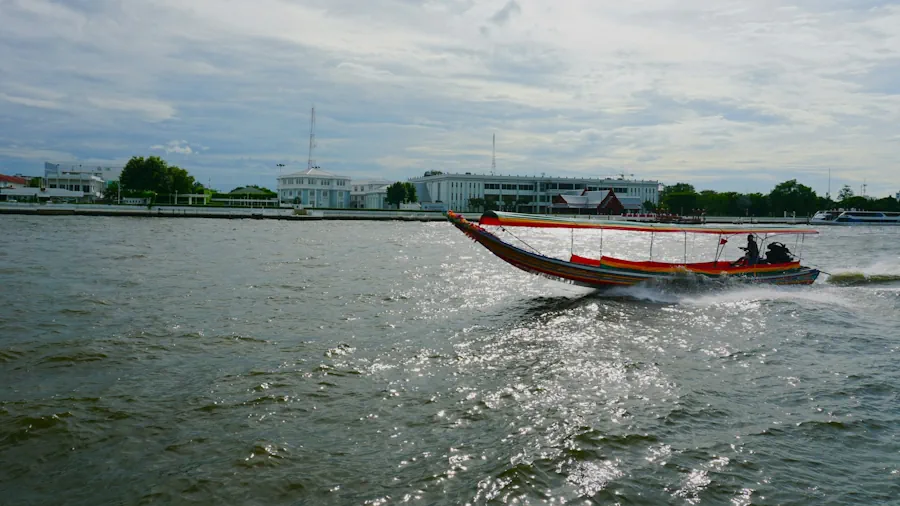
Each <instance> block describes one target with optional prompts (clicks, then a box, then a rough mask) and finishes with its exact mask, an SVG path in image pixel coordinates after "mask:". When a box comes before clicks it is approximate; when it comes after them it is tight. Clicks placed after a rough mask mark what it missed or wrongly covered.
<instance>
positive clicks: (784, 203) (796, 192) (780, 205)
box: [769, 179, 818, 216]
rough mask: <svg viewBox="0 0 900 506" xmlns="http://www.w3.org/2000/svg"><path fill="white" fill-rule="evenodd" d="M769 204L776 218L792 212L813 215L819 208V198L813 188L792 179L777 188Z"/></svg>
mask: <svg viewBox="0 0 900 506" xmlns="http://www.w3.org/2000/svg"><path fill="white" fill-rule="evenodd" d="M769 202H770V205H771V206H772V212H773V213H774V214H775V215H776V216H778V215H781V214H783V213H791V212H795V213H797V214H813V213H815V212H816V208H817V206H818V197H817V196H816V192H814V191H813V189H812V188H810V187H809V186H805V185H802V184H799V183H798V182H797V180H796V179H791V180H790V181H785V182H783V183H781V184H779V185H777V186H775V188H774V189H773V190H772V192H771V193H769Z"/></svg>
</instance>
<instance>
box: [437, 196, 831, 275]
mask: <svg viewBox="0 0 900 506" xmlns="http://www.w3.org/2000/svg"><path fill="white" fill-rule="evenodd" d="M446 216H447V219H448V220H449V221H450V222H451V223H452V224H453V225H454V226H455V227H456V228H458V229H459V230H461V231H462V232H463V233H465V234H466V235H467V236H469V237H470V238H471V239H473V240H474V241H475V242H477V243H479V244H481V245H482V246H484V247H485V248H487V249H488V250H489V251H490V252H491V253H493V254H494V255H496V256H498V257H500V259H502V260H504V261H505V262H507V263H509V264H511V265H513V266H515V267H518V268H519V269H522V270H524V271H527V272H530V273H532V274H537V275H540V276H544V277H548V278H551V279H556V280H560V281H565V282H569V283H574V284H577V285H581V286H587V287H595V288H598V287H607V286H616V285H618V286H628V285H635V284H638V283H642V282H645V281H649V280H673V279H677V278H683V277H685V275H695V276H699V277H700V278H714V279H728V280H732V279H733V280H740V281H750V282H756V283H768V284H775V285H809V284H812V283H813V282H814V281H815V280H816V278H817V277H818V276H819V270H818V269H815V268H812V267H805V266H802V265H800V258H799V257H795V256H794V255H793V254H792V253H791V252H790V251H789V250H788V249H787V248H786V247H785V246H784V245H783V244H782V243H770V244H769V251H768V253H767V254H766V256H765V257H763V256H760V257H759V258H758V259H753V260H752V261H747V259H744V260H743V261H738V262H731V261H727V260H722V259H720V257H721V255H722V253H723V252H724V250H725V244H726V242H727V241H728V238H729V237H733V236H737V235H753V236H755V237H760V238H762V245H765V243H766V241H767V240H768V239H769V238H770V237H771V236H773V235H781V234H787V235H799V236H800V237H801V238H802V237H805V236H806V235H808V234H817V233H818V231H816V230H812V229H804V228H796V227H771V226H770V227H761V226H755V227H751V226H734V227H728V228H717V227H713V226H685V225H675V224H659V223H636V222H627V221H614V220H606V219H584V218H578V217H569V216H558V215H537V214H522V213H510V212H501V211H488V212H485V213H484V214H483V215H482V216H481V218H480V219H479V220H478V223H473V222H470V221H469V220H467V219H465V217H463V216H462V215H460V214H458V213H455V212H453V211H448V212H447V213H446ZM489 226H496V227H499V228H501V229H505V228H506V227H535V228H568V229H600V230H601V234H602V233H603V232H602V231H603V230H617V231H629V232H643V233H649V234H651V236H650V258H651V260H650V261H633V260H624V259H620V258H613V257H610V256H605V255H601V256H600V258H587V257H582V256H578V255H575V254H574V253H573V254H571V256H570V258H568V259H561V258H554V257H550V256H546V255H543V254H541V253H540V252H538V251H537V250H534V249H533V248H531V247H530V246H528V245H527V244H524V242H523V246H525V247H519V246H516V245H513V244H510V243H509V242H507V241H504V240H502V239H501V238H500V237H498V236H497V235H496V234H495V233H493V232H491V231H489V230H488V229H487V228H485V227H489ZM659 233H681V234H684V237H685V261H684V262H681V263H670V262H655V261H652V257H653V237H654V235H655V234H659ZM573 234H574V231H573ZM689 234H713V235H718V236H719V241H718V246H716V254H715V258H714V260H713V261H709V262H698V263H689V262H687V237H688V235H689ZM601 237H602V236H601ZM601 240H602V239H601ZM526 248H527V249H526Z"/></svg>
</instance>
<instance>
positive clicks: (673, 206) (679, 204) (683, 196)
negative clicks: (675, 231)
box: [663, 192, 697, 214]
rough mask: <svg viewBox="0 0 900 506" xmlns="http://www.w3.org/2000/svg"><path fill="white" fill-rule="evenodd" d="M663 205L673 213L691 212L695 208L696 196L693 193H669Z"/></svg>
mask: <svg viewBox="0 0 900 506" xmlns="http://www.w3.org/2000/svg"><path fill="white" fill-rule="evenodd" d="M663 204H664V205H665V207H666V208H667V209H668V210H669V211H671V212H673V213H678V214H684V213H685V212H691V210H692V209H696V208H697V194H696V193H695V192H676V193H669V194H668V195H666V198H665V201H664V202H663Z"/></svg>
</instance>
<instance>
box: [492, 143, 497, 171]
mask: <svg viewBox="0 0 900 506" xmlns="http://www.w3.org/2000/svg"><path fill="white" fill-rule="evenodd" d="M496 170H497V134H493V135H492V136H491V175H493V174H494V171H496Z"/></svg>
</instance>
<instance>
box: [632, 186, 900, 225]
mask: <svg viewBox="0 0 900 506" xmlns="http://www.w3.org/2000/svg"><path fill="white" fill-rule="evenodd" d="M659 202H660V203H659V206H658V209H648V210H658V211H661V212H663V211H665V212H670V213H675V214H681V215H689V214H692V213H696V212H698V211H702V212H706V214H707V215H710V216H783V215H784V213H788V214H792V213H796V214H797V216H809V215H812V214H815V212H816V211H818V210H823V209H835V208H844V209H851V208H854V209H861V210H865V211H900V202H898V201H897V199H895V198H893V197H885V198H881V199H873V198H869V197H863V196H859V195H855V194H854V193H853V190H852V189H851V188H850V187H849V186H846V185H845V186H844V187H843V188H842V189H841V191H840V192H839V193H838V199H837V200H832V199H830V198H826V197H820V196H818V195H816V192H815V191H813V189H812V188H810V187H809V186H806V185H803V184H800V183H798V182H797V180H796V179H791V180H790V181H785V182H783V183H780V184H778V185H776V186H775V188H773V189H772V191H771V192H769V193H768V194H764V193H738V192H716V191H713V190H703V191H700V192H698V191H696V190H695V189H694V187H693V186H692V185H690V184H687V183H678V184H674V185H672V186H667V187H666V189H665V190H664V191H663V192H662V193H661V194H660V199H659ZM651 206H652V204H651V205H648V204H647V203H645V207H648V208H649V207H651Z"/></svg>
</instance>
